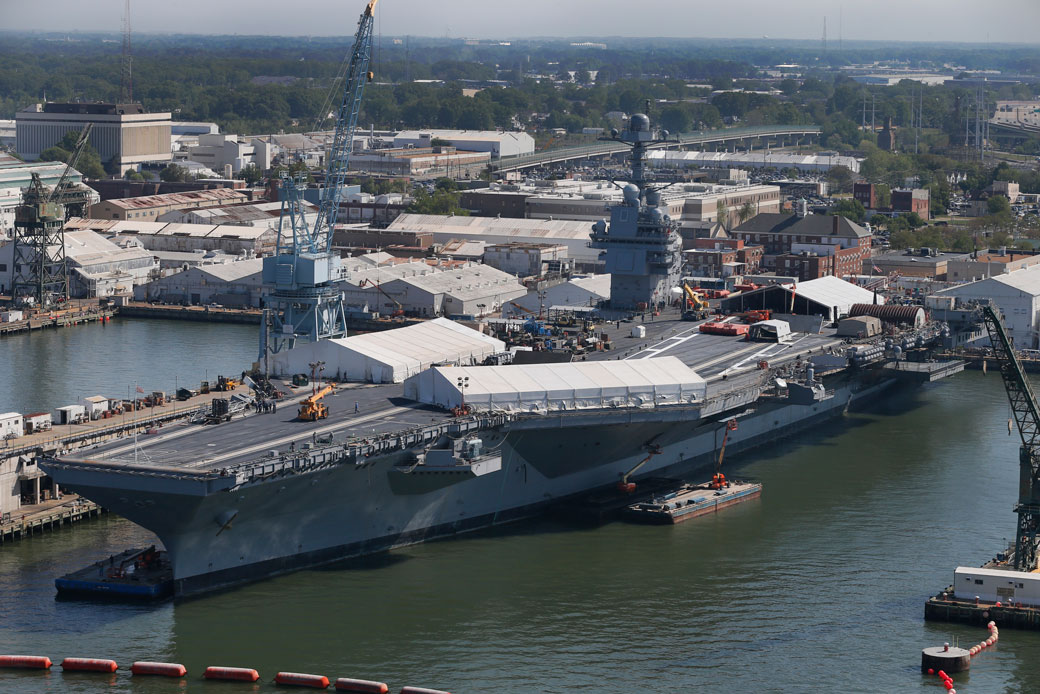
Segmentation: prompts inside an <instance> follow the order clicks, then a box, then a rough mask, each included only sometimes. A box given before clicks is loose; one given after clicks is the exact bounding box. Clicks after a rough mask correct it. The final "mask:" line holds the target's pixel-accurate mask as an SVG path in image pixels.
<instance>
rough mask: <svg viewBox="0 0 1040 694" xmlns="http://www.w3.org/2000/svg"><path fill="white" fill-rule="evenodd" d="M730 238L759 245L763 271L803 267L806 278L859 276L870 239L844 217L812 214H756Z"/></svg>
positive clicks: (857, 225)
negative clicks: (828, 274) (762, 252)
mask: <svg viewBox="0 0 1040 694" xmlns="http://www.w3.org/2000/svg"><path fill="white" fill-rule="evenodd" d="M730 236H732V237H733V238H735V239H739V240H741V241H743V242H744V243H745V245H750V244H761V245H762V246H763V247H764V255H763V256H762V258H761V265H762V266H763V268H765V269H767V270H776V271H777V272H782V273H783V274H793V273H787V272H786V270H787V269H788V268H795V267H797V268H804V271H805V273H806V276H807V277H809V278H812V277H822V276H825V275H826V274H827V273H830V274H834V275H836V276H838V277H842V276H844V275H846V274H848V275H855V274H859V272H860V268H862V265H863V260H864V259H867V258H869V257H870V253H871V251H870V244H871V239H872V238H873V237H872V235H871V233H870V232H869V231H867V230H866V229H864V228H863V227H861V226H860V225H859V224H856V223H855V222H852V221H850V220H848V219H846V218H845V217H841V216H837V215H812V214H810V215H804V216H802V215H785V214H760V215H757V216H755V217H752V218H751V219H749V220H748V221H746V222H744V223H743V224H741V225H740V226H738V227H736V228H735V229H733V230H732V231H731V232H730ZM814 258H815V259H816V260H814ZM823 258H828V259H829V260H820V259H823ZM781 263H787V264H786V265H784V264H781ZM818 273H823V274H818ZM803 279H804V278H803Z"/></svg>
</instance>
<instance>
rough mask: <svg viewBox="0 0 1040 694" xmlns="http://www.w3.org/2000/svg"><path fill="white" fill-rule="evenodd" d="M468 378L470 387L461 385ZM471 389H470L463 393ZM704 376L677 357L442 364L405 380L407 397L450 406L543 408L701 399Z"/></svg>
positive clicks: (517, 409)
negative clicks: (476, 364) (460, 365)
mask: <svg viewBox="0 0 1040 694" xmlns="http://www.w3.org/2000/svg"><path fill="white" fill-rule="evenodd" d="M459 379H463V382H464V383H465V384H466V385H465V388H460V387H459ZM463 390H465V393H463ZM706 393H707V385H706V384H705V382H704V379H703V378H701V377H700V376H698V375H697V372H695V371H694V370H693V369H691V368H690V367H688V366H686V364H684V363H682V361H680V360H679V359H677V358H676V357H659V358H656V359H634V360H631V361H590V362H570V363H564V364H514V365H510V366H473V367H464V368H460V367H451V366H448V367H445V366H438V367H434V368H432V369H429V370H427V371H423V372H422V373H420V374H418V375H416V376H412V377H411V378H409V379H408V380H406V381H405V384H404V394H405V397H406V398H410V399H412V400H416V401H419V402H422V403H426V404H430V405H439V406H441V407H444V408H446V409H450V408H452V407H456V406H458V405H461V404H462V402H463V396H465V403H466V404H467V405H469V406H470V407H472V408H473V409H474V410H505V411H510V412H541V411H551V410H577V409H590V408H602V407H653V406H654V405H655V403H656V404H657V405H676V404H680V403H690V402H700V401H702V400H704V397H705V394H706Z"/></svg>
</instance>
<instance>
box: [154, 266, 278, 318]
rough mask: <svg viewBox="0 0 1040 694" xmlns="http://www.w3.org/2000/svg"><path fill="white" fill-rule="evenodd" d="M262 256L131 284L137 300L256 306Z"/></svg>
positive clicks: (260, 283) (192, 268)
mask: <svg viewBox="0 0 1040 694" xmlns="http://www.w3.org/2000/svg"><path fill="white" fill-rule="evenodd" d="M262 269H263V259H261V258H250V259H249V260H239V261H237V262H234V263H219V264H213V265H199V266H196V267H190V268H188V269H187V270H183V271H181V272H178V273H176V274H173V275H169V276H167V277H162V278H160V279H157V280H154V281H152V282H149V283H148V284H144V285H142V286H139V287H135V288H134V299H135V300H137V301H163V302H166V303H171V304H192V305H206V304H220V305H221V306H252V307H254V308H255V307H259V306H260V303H261V301H260V299H261V296H262V294H263V281H262V277H261V275H262V272H261V271H262Z"/></svg>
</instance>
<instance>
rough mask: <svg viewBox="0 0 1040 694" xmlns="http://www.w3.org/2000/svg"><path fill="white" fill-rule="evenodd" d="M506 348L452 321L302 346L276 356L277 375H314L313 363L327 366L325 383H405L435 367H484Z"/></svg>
mask: <svg viewBox="0 0 1040 694" xmlns="http://www.w3.org/2000/svg"><path fill="white" fill-rule="evenodd" d="M504 351H505V343H503V342H502V341H501V340H497V339H495V338H493V337H489V336H487V335H484V334H483V333H481V332H478V331H476V330H473V329H471V328H467V327H466V326H464V325H460V324H458V323H456V322H455V321H452V320H449V319H447V318H435V319H434V320H431V321H426V322H424V323H419V324H417V325H410V326H408V327H406V328H394V329H392V330H383V331H380V332H374V333H366V334H364V335H352V336H350V337H344V338H338V339H333V340H322V341H321V342H309V343H306V344H301V345H297V346H296V347H294V348H293V349H291V350H288V351H286V352H282V353H280V354H273V355H271V371H272V373H273V374H275V375H276V376H283V377H287V376H290V375H292V374H297V373H303V374H308V375H309V374H310V366H309V365H310V364H312V363H314V362H318V361H323V362H325V369H324V371H323V372H322V373H323V375H324V377H325V378H333V379H337V380H340V381H363V382H369V383H400V382H401V381H403V380H405V379H406V378H408V377H409V376H411V375H413V374H417V373H419V372H420V371H422V370H423V369H428V368H430V366H431V365H433V364H438V363H443V362H450V363H453V364H463V365H467V364H479V363H481V362H482V361H483V360H484V358H485V357H487V356H489V355H492V354H495V353H496V352H504Z"/></svg>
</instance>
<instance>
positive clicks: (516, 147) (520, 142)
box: [394, 130, 534, 159]
mask: <svg viewBox="0 0 1040 694" xmlns="http://www.w3.org/2000/svg"><path fill="white" fill-rule="evenodd" d="M434 140H444V141H445V142H447V143H448V144H450V145H451V146H452V147H456V148H458V149H461V150H466V151H468V152H490V153H491V156H492V157H493V158H495V159H497V158H499V157H512V156H516V155H519V154H531V153H533V152H534V138H533V137H531V136H530V135H528V134H527V133H525V132H514V131H498V130H402V131H401V132H399V133H397V135H395V136H394V147H432V146H433V141H434Z"/></svg>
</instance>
